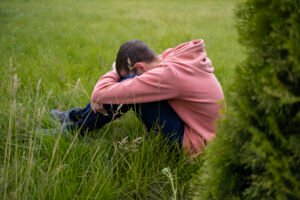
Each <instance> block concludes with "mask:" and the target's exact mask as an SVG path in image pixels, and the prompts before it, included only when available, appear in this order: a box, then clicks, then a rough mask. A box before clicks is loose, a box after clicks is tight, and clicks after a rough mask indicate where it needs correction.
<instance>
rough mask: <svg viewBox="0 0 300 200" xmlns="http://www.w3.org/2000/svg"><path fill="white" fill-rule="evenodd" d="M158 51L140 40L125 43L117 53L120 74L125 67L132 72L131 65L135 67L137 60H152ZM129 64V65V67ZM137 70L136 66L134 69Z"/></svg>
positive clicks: (117, 66)
mask: <svg viewBox="0 0 300 200" xmlns="http://www.w3.org/2000/svg"><path fill="white" fill-rule="evenodd" d="M155 57H156V53H155V52H154V51H153V50H152V49H150V48H149V47H148V46H147V45H146V44H145V43H144V42H142V41H140V40H130V41H128V42H126V43H124V44H123V45H122V46H121V47H120V49H119V51H118V54H117V58H116V69H117V72H118V74H120V71H121V70H122V69H123V70H125V71H126V72H128V73H129V72H130V69H129V67H133V66H134V65H135V63H137V62H152V61H153V60H154V59H155ZM128 66H129V67H128ZM132 71H133V72H136V69H135V68H134V69H133V70H132Z"/></svg>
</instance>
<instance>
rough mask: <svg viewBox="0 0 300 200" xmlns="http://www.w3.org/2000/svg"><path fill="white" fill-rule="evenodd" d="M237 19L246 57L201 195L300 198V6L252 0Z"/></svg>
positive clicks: (204, 171)
mask: <svg viewBox="0 0 300 200" xmlns="http://www.w3.org/2000/svg"><path fill="white" fill-rule="evenodd" d="M237 17H238V19H237V27H238V30H239V36H240V42H241V43H242V44H243V45H244V46H245V47H246V49H247V58H246V60H245V61H244V62H243V63H242V64H241V66H240V67H238V68H237V69H236V71H235V77H234V81H233V82H234V85H232V88H231V90H232V92H230V93H229V95H228V98H227V103H228V104H227V107H228V110H227V112H226V115H225V116H224V119H223V120H222V122H221V125H220V127H219V131H218V136H217V138H216V139H215V140H214V141H213V142H212V143H211V144H210V145H209V147H208V149H207V151H206V152H205V161H204V164H203V167H202V168H201V171H200V175H199V177H200V180H201V183H200V184H199V187H200V189H201V191H200V193H199V194H198V195H199V196H201V197H203V199H299V198H300V171H299V169H300V148H299V142H300V134H299V133H300V47H299V44H300V23H299V19H300V2H299V1H298V0H290V1H285V0H278V1H268V0H247V1H244V2H242V3H241V4H240V5H239V6H238V9H237ZM229 90H230V89H229Z"/></svg>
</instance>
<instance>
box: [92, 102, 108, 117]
mask: <svg viewBox="0 0 300 200" xmlns="http://www.w3.org/2000/svg"><path fill="white" fill-rule="evenodd" d="M91 106H92V110H93V112H94V113H96V112H99V113H102V114H107V111H106V110H105V108H104V107H103V105H102V104H98V103H93V102H92V103H91Z"/></svg>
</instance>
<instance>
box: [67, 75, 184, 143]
mask: <svg viewBox="0 0 300 200" xmlns="http://www.w3.org/2000/svg"><path fill="white" fill-rule="evenodd" d="M134 76H135V75H132V74H131V75H129V76H127V77H126V78H124V79H123V80H126V79H128V78H133V77H134ZM104 108H105V109H106V110H107V115H104V114H102V113H94V112H93V111H92V110H91V105H90V104H87V106H86V107H85V108H83V109H72V110H70V111H68V112H69V117H70V119H71V120H72V121H73V122H74V123H73V124H69V125H68V126H67V128H68V129H69V130H78V129H79V130H80V133H81V134H84V132H86V131H92V130H94V129H99V128H101V127H102V126H104V125H105V124H107V123H108V122H110V121H111V120H113V119H115V118H118V117H120V116H121V114H120V113H119V114H117V115H114V114H115V111H116V110H117V108H118V105H104ZM131 108H132V109H133V110H134V111H135V113H136V115H137V116H138V117H139V118H140V119H141V120H142V121H143V123H144V124H145V127H146V129H147V130H148V131H150V130H151V129H152V128H154V129H159V130H160V131H161V132H162V134H164V136H166V137H167V138H168V140H169V141H170V142H171V143H173V142H176V141H177V142H178V143H179V145H180V146H181V145H182V139H183V133H184V122H183V121H182V120H181V119H180V117H179V116H178V115H177V113H176V112H175V111H174V110H173V109H172V107H171V106H170V105H169V103H168V101H160V102H150V103H142V104H136V105H123V106H122V109H121V113H125V112H127V111H128V110H129V109H131Z"/></svg>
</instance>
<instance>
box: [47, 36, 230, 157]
mask: <svg viewBox="0 0 300 200" xmlns="http://www.w3.org/2000/svg"><path fill="white" fill-rule="evenodd" d="M204 46H205V45H204V41H203V40H193V41H190V42H186V43H183V44H180V45H179V46H177V47H175V48H170V49H167V50H166V51H165V52H163V53H162V54H161V55H157V54H156V53H155V52H154V51H153V50H151V49H150V48H149V47H148V46H147V45H146V44H145V43H143V42H142V41H139V40H132V41H128V42H126V43H125V44H123V45H122V46H121V47H120V49H119V51H118V54H117V58H116V65H115V69H113V70H112V71H110V72H107V73H106V74H105V75H103V76H102V77H100V79H99V81H98V82H97V84H96V86H95V88H94V90H93V93H92V96H91V103H90V104H88V105H87V106H86V107H85V108H84V109H73V110H70V111H66V112H60V111H58V110H54V111H52V113H53V115H54V116H56V117H57V118H59V119H61V121H62V122H64V126H63V127H64V130H79V131H80V132H81V133H84V132H86V131H92V130H94V129H98V128H101V127H102V126H103V125H105V124H106V123H108V122H110V121H111V120H113V119H115V118H117V117H120V116H121V113H124V112H126V111H128V110H129V109H131V108H135V109H134V110H135V112H136V114H137V115H138V116H139V117H140V118H141V120H142V121H143V123H144V124H145V126H146V128H147V130H150V129H151V128H152V127H153V125H154V124H155V123H157V124H158V125H159V126H160V127H162V128H161V131H162V133H163V134H164V135H165V136H166V137H167V138H168V139H169V141H170V142H178V144H179V145H180V146H182V147H183V149H184V150H185V151H186V152H188V153H190V154H198V153H201V152H202V150H203V148H204V147H205V145H206V144H207V143H208V142H209V141H210V140H211V139H212V138H214V137H215V130H216V127H215V121H216V120H217V119H218V118H219V115H220V114H219V113H220V109H221V107H222V106H221V105H220V102H221V100H223V99H224V95H223V91H222V88H221V86H220V84H219V82H218V80H217V79H216V77H215V76H214V74H213V71H214V68H213V66H212V64H211V61H210V59H209V58H208V57H207V54H206V51H205V48H204ZM104 112H105V113H104Z"/></svg>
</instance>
